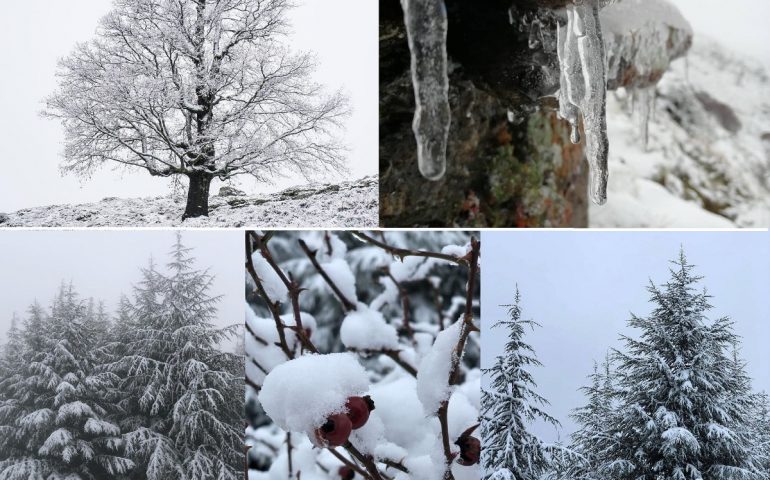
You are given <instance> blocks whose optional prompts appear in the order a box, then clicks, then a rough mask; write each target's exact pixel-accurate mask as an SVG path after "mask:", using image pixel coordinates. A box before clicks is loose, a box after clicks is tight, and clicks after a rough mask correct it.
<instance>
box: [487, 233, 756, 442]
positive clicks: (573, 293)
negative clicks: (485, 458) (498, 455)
mask: <svg viewBox="0 0 770 480" xmlns="http://www.w3.org/2000/svg"><path fill="white" fill-rule="evenodd" d="M680 245H681V246H684V249H685V253H686V255H687V258H688V260H689V262H690V263H692V264H694V265H696V268H695V273H696V274H698V275H702V276H704V277H705V278H704V280H703V281H702V283H701V285H702V286H705V287H706V288H707V290H708V292H709V293H710V294H711V295H713V297H714V298H713V299H712V301H711V303H712V305H713V306H714V309H713V310H711V311H710V312H709V314H708V315H709V317H710V318H718V317H720V316H723V315H729V316H730V317H731V318H732V319H733V320H734V321H735V329H736V331H737V333H738V334H739V335H741V337H742V340H743V348H742V355H743V358H744V359H746V360H747V362H748V372H749V374H750V375H751V376H752V378H753V379H754V387H755V390H757V391H759V390H766V391H768V392H770V354H768V350H767V344H768V341H769V340H770V322H768V319H770V304H768V302H767V293H768V291H770V234H768V233H767V232H762V233H756V232H699V233H688V232H629V233H622V232H596V231H594V232H590V231H584V232H544V231H540V232H484V233H483V235H482V257H483V259H484V260H483V266H482V277H481V278H482V285H483V292H482V296H481V298H482V366H483V367H487V366H490V365H491V364H492V362H493V359H494V357H495V356H496V355H499V354H501V353H502V351H503V345H504V343H505V340H506V335H505V332H504V331H500V330H498V329H494V330H491V329H490V327H491V325H492V324H493V323H494V322H496V321H497V320H499V319H501V318H503V317H504V316H505V315H506V309H505V308H500V307H499V305H501V304H509V303H512V302H513V295H514V291H515V288H516V284H518V286H519V289H520V291H521V295H522V308H523V315H522V316H523V318H526V319H532V320H534V321H536V322H538V323H539V324H540V325H541V326H542V328H538V329H536V330H535V331H534V332H529V333H528V334H527V336H526V341H527V342H528V343H530V345H532V346H533V347H534V349H535V351H536V352H537V356H538V357H539V360H540V361H541V362H542V363H543V365H544V366H543V367H542V368H536V369H532V373H533V375H534V378H535V381H536V382H537V384H538V387H539V388H538V392H539V393H541V394H542V395H543V396H545V398H547V399H548V400H549V401H550V402H551V405H550V407H548V408H547V411H548V412H549V413H550V414H551V415H553V416H555V417H556V418H557V419H558V420H559V421H560V422H561V423H562V426H563V429H562V431H561V433H559V432H557V431H555V430H554V429H553V428H552V427H548V426H544V425H541V424H537V425H535V426H534V431H535V432H537V433H538V434H539V435H541V436H542V438H544V439H546V440H548V441H555V440H557V439H559V438H561V439H564V440H566V439H567V435H568V434H569V433H571V432H573V431H574V430H575V424H574V422H572V420H571V419H570V418H569V413H570V412H571V411H572V410H573V409H574V408H576V407H579V406H581V405H583V404H584V402H585V398H584V396H583V394H582V393H581V392H579V391H578V389H579V388H580V387H581V386H583V385H586V384H587V382H588V380H587V376H588V375H589V374H591V373H592V369H593V364H594V361H598V362H600V361H602V360H603V359H604V356H605V353H606V352H607V351H608V350H609V349H610V348H613V347H616V348H620V347H622V346H623V344H622V343H621V342H620V341H619V340H618V338H619V336H620V334H621V333H623V334H630V335H631V336H634V335H635V334H636V333H637V332H636V331H634V330H631V329H629V328H628V327H627V326H626V321H627V320H628V319H629V318H630V316H631V312H633V313H634V314H636V315H639V316H646V315H647V314H649V313H650V311H651V310H652V306H651V304H650V303H649V301H648V300H649V295H648V292H647V291H646V289H645V288H646V286H647V285H648V284H649V283H648V282H649V280H650V279H652V281H653V282H655V283H656V284H660V283H663V282H665V281H667V280H668V279H669V272H668V268H669V266H670V263H669V260H672V259H674V258H677V257H678V254H679V248H680Z"/></svg>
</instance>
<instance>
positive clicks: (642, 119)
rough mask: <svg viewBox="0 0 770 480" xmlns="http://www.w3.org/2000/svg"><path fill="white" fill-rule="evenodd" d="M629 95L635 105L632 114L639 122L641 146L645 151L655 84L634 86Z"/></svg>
mask: <svg viewBox="0 0 770 480" xmlns="http://www.w3.org/2000/svg"><path fill="white" fill-rule="evenodd" d="M631 95H632V98H633V104H634V105H637V107H636V108H635V113H634V116H635V117H636V119H637V122H638V123H639V131H640V132H641V140H642V146H643V147H644V151H645V152H646V151H647V146H648V144H649V139H650V116H651V115H652V114H653V112H654V111H655V86H652V87H647V88H635V89H634V90H633V92H632V94H631Z"/></svg>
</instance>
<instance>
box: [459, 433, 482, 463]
mask: <svg viewBox="0 0 770 480" xmlns="http://www.w3.org/2000/svg"><path fill="white" fill-rule="evenodd" d="M455 445H457V446H458V447H460V459H459V460H457V463H459V464H460V465H465V466H466V467H467V466H470V465H475V464H477V463H479V454H480V453H481V442H480V441H479V439H478V438H476V437H471V436H460V438H458V439H457V441H456V442H455Z"/></svg>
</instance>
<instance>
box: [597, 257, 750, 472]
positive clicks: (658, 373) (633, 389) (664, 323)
mask: <svg viewBox="0 0 770 480" xmlns="http://www.w3.org/2000/svg"><path fill="white" fill-rule="evenodd" d="M672 264H673V267H672V268H671V270H670V272H671V278H670V279H669V280H668V281H667V282H666V283H665V284H663V285H662V286H660V287H658V286H656V285H654V284H652V282H651V284H650V286H649V287H648V291H649V293H650V297H651V298H650V300H651V303H652V304H653V306H654V308H653V310H652V312H651V313H650V314H649V315H648V316H647V317H639V316H636V315H633V316H632V317H631V319H630V320H629V322H628V323H629V325H630V326H631V327H633V328H634V329H636V330H638V331H639V336H638V338H632V337H630V336H624V337H623V340H624V342H625V348H624V349H623V350H617V351H616V352H615V355H614V363H615V364H616V365H617V373H616V375H615V379H616V380H617V387H618V389H617V394H616V395H615V396H616V398H617V400H618V411H617V414H616V415H613V416H612V417H611V419H612V421H611V422H608V424H607V428H606V432H607V433H606V435H608V436H611V437H612V439H613V440H612V441H613V443H614V445H613V449H612V450H611V452H609V454H606V455H604V454H603V455H602V460H603V462H602V465H600V466H599V472H601V473H602V474H606V478H611V479H617V480H632V479H633V480H659V479H672V480H701V479H709V480H723V479H724V480H726V479H759V478H764V475H765V472H762V471H761V467H760V465H759V461H758V458H757V455H756V454H755V453H756V451H755V449H754V446H753V443H754V441H755V440H754V439H753V438H752V436H751V435H750V433H749V432H750V430H749V428H748V427H749V425H750V424H751V423H752V422H753V421H754V420H755V418H754V417H753V414H754V403H753V402H752V401H751V400H750V396H749V395H747V388H748V381H747V378H746V375H745V373H744V369H743V365H742V364H741V363H740V362H738V361H736V358H737V357H734V356H733V353H734V348H735V346H736V345H738V343H739V340H738V338H737V336H736V334H735V332H734V331H733V324H732V322H731V320H730V319H729V318H726V317H723V318H717V319H715V320H711V319H709V318H708V316H707V315H708V312H709V310H711V308H712V306H711V305H710V303H709V302H710V299H711V297H710V296H709V295H708V294H707V293H706V291H705V290H703V291H699V290H697V286H698V284H699V282H700V281H701V279H702V277H699V276H696V275H694V274H693V272H692V270H693V266H692V265H691V264H689V263H688V262H687V259H686V258H685V255H684V252H683V251H682V252H681V253H680V255H679V258H678V259H677V260H675V261H673V262H672ZM600 453H601V452H600Z"/></svg>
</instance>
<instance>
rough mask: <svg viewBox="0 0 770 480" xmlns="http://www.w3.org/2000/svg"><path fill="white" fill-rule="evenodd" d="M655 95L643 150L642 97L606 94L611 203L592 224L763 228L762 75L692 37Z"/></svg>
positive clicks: (768, 90)
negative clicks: (687, 49)
mask: <svg viewBox="0 0 770 480" xmlns="http://www.w3.org/2000/svg"><path fill="white" fill-rule="evenodd" d="M656 94H657V95H656V99H655V102H654V108H653V111H652V113H651V117H650V123H649V143H648V146H647V148H646V149H645V147H644V142H643V140H642V131H643V129H642V127H641V124H642V121H641V117H642V115H641V114H640V112H642V111H643V110H644V108H643V105H644V101H643V100H641V99H640V101H637V102H636V103H637V105H636V108H635V110H636V114H633V113H632V106H631V105H632V95H631V94H630V93H627V92H623V91H620V92H617V93H615V94H613V93H610V94H609V95H608V106H607V107H608V114H607V115H608V119H607V120H608V122H607V123H608V127H609V138H610V182H609V194H608V197H609V200H608V203H607V205H605V206H601V207H600V206H595V205H594V206H592V207H591V210H590V226H591V227H620V228H622V227H637V228H667V227H672V228H673V227H680V228H688V227H691V228H724V227H758V228H765V227H768V226H770V76H769V75H768V70H767V69H766V68H763V67H762V66H760V64H759V63H758V62H757V61H755V60H752V59H748V58H743V57H742V56H741V55H740V54H738V53H735V52H731V51H728V50H726V49H724V48H723V47H721V46H719V45H718V44H717V43H715V42H714V41H712V40H709V39H707V38H704V37H701V36H697V35H696V37H695V42H694V45H693V48H692V50H691V51H690V53H689V54H688V57H687V58H685V59H680V60H677V61H675V62H674V63H673V64H672V66H671V69H670V71H668V72H667V73H666V75H664V77H663V79H662V81H661V82H660V84H658V86H657V89H656ZM639 97H641V96H638V98H639ZM642 98H643V97H642ZM731 112H732V113H731ZM763 138H764V140H763Z"/></svg>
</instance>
